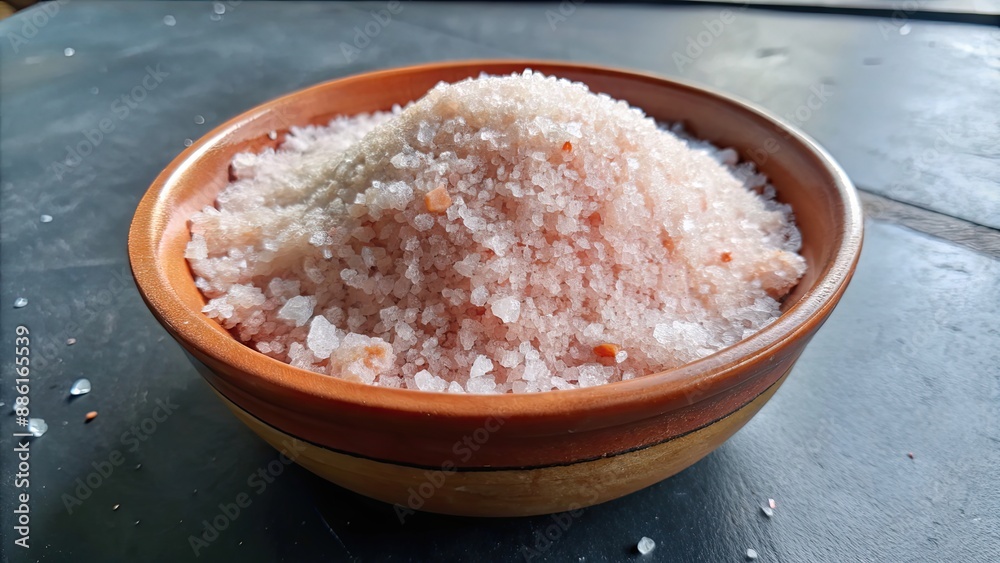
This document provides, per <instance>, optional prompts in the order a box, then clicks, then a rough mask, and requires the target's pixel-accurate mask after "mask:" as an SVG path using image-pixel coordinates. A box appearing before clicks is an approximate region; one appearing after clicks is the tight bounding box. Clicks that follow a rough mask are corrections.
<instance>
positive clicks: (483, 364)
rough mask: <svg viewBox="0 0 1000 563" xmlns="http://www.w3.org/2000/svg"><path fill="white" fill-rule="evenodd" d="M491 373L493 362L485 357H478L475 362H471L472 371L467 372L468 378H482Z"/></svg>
mask: <svg viewBox="0 0 1000 563" xmlns="http://www.w3.org/2000/svg"><path fill="white" fill-rule="evenodd" d="M491 371H493V362H492V361H491V360H490V359H489V358H487V357H486V356H483V355H479V356H476V361H474V362H472V369H471V370H470V371H469V377H471V378H476V377H482V376H484V375H486V374H487V373H489V372H491Z"/></svg>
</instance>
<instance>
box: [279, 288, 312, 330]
mask: <svg viewBox="0 0 1000 563" xmlns="http://www.w3.org/2000/svg"><path fill="white" fill-rule="evenodd" d="M315 306H316V298H315V297H312V296H305V295H299V296H297V297H292V298H291V299H289V300H288V301H286V302H285V304H284V305H283V306H282V307H281V309H280V310H279V311H278V315H277V317H278V318H279V319H282V320H286V321H292V322H294V323H295V326H302V325H304V324H306V323H307V322H309V319H310V317H312V314H313V308H314V307H315Z"/></svg>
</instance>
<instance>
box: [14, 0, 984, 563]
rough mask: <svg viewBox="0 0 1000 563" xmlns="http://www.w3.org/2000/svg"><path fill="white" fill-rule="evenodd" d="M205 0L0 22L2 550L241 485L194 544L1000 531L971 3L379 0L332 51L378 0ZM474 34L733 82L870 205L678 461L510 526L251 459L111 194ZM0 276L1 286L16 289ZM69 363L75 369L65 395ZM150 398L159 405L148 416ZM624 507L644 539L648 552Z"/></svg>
mask: <svg viewBox="0 0 1000 563" xmlns="http://www.w3.org/2000/svg"><path fill="white" fill-rule="evenodd" d="M224 5H225V7H226V10H225V13H224V14H222V15H221V16H220V15H217V14H214V11H213V6H212V4H205V3H173V2H172V3H142V4H138V3H90V2H84V1H80V0H74V1H72V2H68V3H63V4H59V5H50V6H49V7H48V8H44V7H36V8H33V9H31V10H29V11H27V12H23V13H21V14H18V15H17V16H16V17H14V18H11V19H8V20H5V21H2V22H0V33H2V34H3V35H4V38H3V40H2V41H0V115H2V117H0V188H2V202H0V203H2V210H0V219H2V224H0V242H2V255H0V265H2V290H0V329H2V330H0V334H2V345H0V350H2V353H0V357H2V358H3V367H2V377H3V385H2V387H0V402H3V403H6V405H5V406H3V407H2V408H0V411H3V414H0V428H2V432H0V442H2V443H0V468H2V469H0V473H2V479H0V499H2V505H3V506H2V514H0V523H2V530H3V531H2V537H3V540H2V546H0V549H2V550H3V554H4V556H5V558H9V559H10V560H11V561H36V560H38V561H184V560H191V559H194V558H195V553H194V551H193V550H192V548H191V546H190V543H189V537H190V536H192V535H198V534H201V533H202V531H203V524H202V521H203V520H211V519H213V518H214V517H215V516H216V515H217V514H219V511H220V509H219V505H220V504H226V503H231V502H233V499H235V498H236V496H237V495H238V494H240V493H247V494H249V496H250V498H251V499H252V503H251V505H250V506H249V507H247V508H245V509H243V510H242V511H241V513H240V515H239V516H238V517H237V518H235V519H234V520H233V521H232V523H231V524H230V525H229V526H228V528H227V529H226V530H224V531H222V532H221V533H220V535H219V537H218V538H217V539H215V540H214V541H213V542H212V543H211V544H210V545H209V546H208V547H205V548H203V549H202V550H201V552H200V555H201V557H202V558H207V559H209V560H240V561H279V560H280V561H296V562H297V561H317V560H335V561H339V560H349V559H357V560H366V561H368V560H375V561H379V560H431V561H455V560H476V561H485V560H498V561H499V560H520V559H524V558H525V555H531V553H529V552H527V551H526V547H530V548H532V549H536V550H538V551H540V552H542V553H541V555H539V556H537V557H533V558H531V560H546V561H622V560H641V561H713V562H714V561H741V560H743V559H744V558H745V553H746V550H747V549H748V548H752V549H754V550H756V551H757V552H758V553H759V555H760V561H779V560H783V561H794V562H797V561H983V562H987V561H996V560H998V559H1000V479H998V478H997V475H998V469H997V468H998V467H1000V367H998V366H1000V328H998V325H1000V321H998V318H1000V234H998V232H997V231H996V229H997V228H1000V180H998V178H1000V148H998V147H1000V127H998V121H997V120H998V118H997V115H998V112H997V107H1000V34H998V31H997V29H996V28H995V27H987V26H977V25H969V24H955V23H951V24H943V23H933V22H926V21H917V20H916V19H912V20H911V19H909V18H908V17H907V14H906V13H905V12H901V13H900V14H899V16H898V17H885V16H883V17H862V16H848V15H822V14H804V13H784V12H781V11H765V10H755V9H744V10H736V12H735V19H734V20H733V21H732V23H730V24H726V26H725V28H724V29H723V31H722V32H721V33H720V34H719V35H718V36H717V37H715V36H713V37H712V39H711V41H708V42H707V44H706V45H704V46H702V48H701V52H696V51H697V50H696V49H693V48H692V50H691V51H690V52H688V51H687V49H688V47H689V40H693V41H695V42H697V41H698V33H699V32H700V31H702V30H704V29H705V28H704V27H703V26H705V25H706V24H705V22H711V21H712V20H715V19H717V18H720V14H721V11H722V10H723V9H733V8H726V7H724V6H713V5H701V6H687V7H677V6H674V7H663V6H652V5H644V6H605V5H596V4H581V5H579V6H577V7H575V8H574V7H573V6H572V4H564V5H563V11H562V12H559V7H558V6H557V5H547V6H531V5H521V4H515V5H461V4H414V3H404V4H402V11H401V12H400V13H398V14H397V15H394V16H393V17H392V20H391V22H390V23H388V24H387V25H385V26H384V27H383V28H382V29H381V31H380V33H379V34H378V35H377V36H376V37H375V38H374V39H373V40H372V41H371V42H370V44H368V45H366V46H364V47H363V48H361V49H360V52H359V53H356V56H352V57H350V59H351V60H347V57H345V55H344V51H343V49H342V46H341V43H347V44H350V43H351V42H353V41H354V35H355V31H354V27H355V26H361V27H363V26H364V25H365V23H366V22H368V21H369V20H370V18H371V15H370V11H371V10H381V9H384V8H385V7H386V4H384V3H373V4H370V5H358V4H354V5H343V4H281V5H277V4H257V3H251V2H243V3H238V2H226V3H225V4H224ZM56 6H58V8H57V7H56ZM46 9H47V10H48V12H45V10H46ZM168 15H169V16H172V21H173V23H174V25H167V24H166V23H165V19H164V18H165V17H166V16H168ZM168 20H169V18H168ZM703 38H704V37H703ZM67 48H71V49H73V50H74V51H73V52H72V53H73V54H72V56H66V53H67V52H69V51H65V49H67ZM677 54H679V55H682V56H684V57H687V59H682V58H679V57H677V56H676V55H677ZM471 57H486V58H488V57H536V58H552V59H570V60H579V61H588V62H596V63H603V64H609V65H615V66H621V67H628V68H638V69H644V70H648V71H653V72H658V73H662V74H666V75H678V76H683V77H685V78H689V79H694V80H697V81H700V82H703V83H706V84H709V85H713V86H716V87H718V88H721V89H724V90H727V91H730V92H733V93H735V94H738V95H740V96H742V97H744V98H747V99H750V100H752V101H754V102H757V103H759V104H761V105H763V106H765V107H768V108H770V109H772V110H774V111H776V112H777V113H779V114H781V115H785V116H791V119H792V120H793V121H795V122H796V123H798V124H799V125H800V126H801V127H802V128H803V129H804V130H806V131H807V132H808V133H810V134H812V135H813V136H815V137H816V138H817V139H818V140H819V141H821V142H822V143H823V144H825V145H826V146H827V148H828V149H829V150H830V151H831V152H832V153H833V154H834V156H835V157H837V158H838V159H839V160H840V161H841V162H842V164H844V166H845V167H846V168H847V170H848V172H849V173H850V174H851V176H852V177H853V178H854V180H855V181H856V182H857V184H858V185H859V187H861V188H862V189H864V190H865V201H866V205H867V206H868V210H869V212H870V213H871V215H870V219H871V220H870V221H869V223H868V230H867V232H866V241H865V249H864V253H863V255H862V259H861V264H860V266H859V268H858V270H857V275H856V277H855V279H854V282H853V284H852V285H851V287H850V289H849V290H848V292H847V294H846V295H845V296H844V299H843V301H842V303H841V305H840V307H839V308H838V309H837V311H836V312H835V313H834V315H833V317H832V318H831V319H830V321H829V322H828V323H827V325H826V326H825V327H824V328H823V329H822V331H821V332H820V333H819V335H818V336H817V337H816V338H815V340H814V341H813V343H812V344H811V345H810V347H809V348H808V350H807V351H806V353H805V354H804V355H803V357H802V359H801V360H800V362H799V363H798V365H797V367H796V368H795V370H794V373H793V374H792V376H791V377H790V379H789V380H788V382H787V383H786V384H785V385H784V386H783V387H782V388H781V390H780V391H779V392H778V393H777V395H776V396H775V397H774V399H773V400H772V401H771V402H770V403H769V404H768V405H767V406H766V407H765V408H764V409H763V410H762V411H761V412H760V414H759V415H758V416H757V417H755V418H754V419H753V420H752V421H751V422H750V423H749V424H748V425H747V426H746V428H745V429H744V430H742V431H741V432H740V433H739V434H737V435H736V436H735V437H734V438H733V439H732V440H730V441H729V442H728V443H726V444H725V445H724V446H722V447H721V448H719V449H718V450H717V451H716V452H714V453H713V454H711V455H710V456H708V457H707V458H706V459H705V460H703V461H701V462H700V463H698V464H696V465H695V466H693V467H691V468H689V469H688V470H686V471H684V472H682V473H681V474H679V475H677V476H676V477H674V478H671V479H669V480H667V481H665V482H662V483H660V484H658V485H655V486H652V487H650V488H648V489H646V490H644V491H641V492H638V493H636V494H633V495H631V496H629V497H626V498H623V499H620V500H617V501H614V502H610V503H607V504H605V505H601V506H598V507H593V508H590V509H587V510H586V511H584V512H583V514H582V515H580V516H579V517H577V518H572V519H570V521H571V525H570V526H569V527H568V529H566V530H565V531H562V532H560V533H559V534H558V538H557V539H555V540H554V541H550V540H540V539H539V538H540V537H541V536H540V534H541V533H542V531H543V530H545V528H546V527H548V526H549V525H550V524H551V523H552V522H553V520H552V518H551V517H547V516H543V517H537V518H524V519H496V520H492V519H471V518H450V517H442V516H435V515H428V514H420V515H417V516H413V517H411V518H410V519H408V520H407V521H406V523H405V524H403V525H401V524H400V523H399V522H398V521H397V519H396V517H395V515H394V513H393V511H392V510H391V508H390V507H387V506H385V505H382V504H379V503H377V502H374V501H370V500H367V499H364V498H361V497H359V496H357V495H354V494H352V493H349V492H346V491H344V490H342V489H339V488H337V487H335V486H332V485H329V484H327V483H326V482H323V481H322V480H320V479H318V478H316V477H314V476H312V475H311V474H309V473H308V472H306V471H304V470H302V469H300V468H298V467H294V466H293V467H291V468H289V469H288V470H287V471H286V472H285V473H283V474H282V475H281V476H279V477H278V478H276V479H275V480H274V481H273V483H270V484H267V486H266V487H263V489H261V487H259V486H256V485H254V486H252V485H250V484H248V482H247V480H248V477H249V476H251V475H252V474H253V473H255V472H256V471H258V469H261V468H264V467H266V466H267V464H268V463H269V462H270V461H272V460H273V459H275V457H276V454H275V452H274V451H273V450H271V449H270V448H269V447H268V446H266V445H265V444H264V443H263V442H261V441H260V440H258V439H257V438H256V437H255V436H254V435H252V434H251V433H250V431H249V430H247V429H246V428H244V427H243V426H242V425H240V423H239V422H238V421H237V420H236V419H235V418H233V417H232V416H231V415H230V414H229V413H228V412H227V411H226V410H225V409H224V407H223V406H222V405H221V404H220V403H219V402H218V400H217V399H216V398H215V397H214V396H213V394H212V393H211V392H210V390H209V389H208V387H207V386H206V385H205V384H204V383H203V382H202V381H201V378H200V377H199V376H198V374H197V372H196V370H195V368H193V367H192V366H191V365H190V364H189V362H188V360H187V359H186V357H185V355H184V354H183V353H182V352H181V350H180V348H179V347H178V346H177V345H175V344H174V343H173V341H172V340H170V339H169V338H168V337H167V336H166V334H165V332H164V331H163V330H162V329H161V328H160V327H159V326H158V325H157V323H156V322H155V321H154V320H153V318H152V316H151V315H150V314H149V313H148V311H147V310H146V308H145V306H144V305H143V304H142V302H141V300H140V299H139V297H138V295H137V293H136V290H135V288H134V286H133V285H132V283H131V279H130V276H129V273H128V267H127V262H126V256H125V237H126V233H127V229H128V224H129V220H130V218H131V216H132V212H133V211H134V208H135V205H136V203H137V202H138V200H139V198H140V196H141V195H142V194H143V192H144V191H145V189H146V187H147V186H148V185H149V184H150V182H151V181H152V179H153V178H154V176H155V175H156V174H157V173H158V171H159V170H160V169H162V167H163V166H164V165H166V164H167V162H169V161H170V160H171V159H172V158H173V157H174V156H176V154H177V153H178V152H180V151H181V150H182V149H183V148H184V142H185V139H195V138H197V137H198V136H200V135H202V134H204V133H205V132H207V131H208V130H209V129H210V128H211V127H213V126H215V125H216V124H218V123H220V122H221V121H223V120H225V119H227V118H229V117H230V116H232V115H235V114H237V113H239V112H242V111H244V110H246V109H248V108H250V107H252V106H254V105H256V104H258V103H260V102H262V101H264V100H267V99H269V98H272V97H274V96H277V95H279V94H282V93H285V92H288V91H291V90H294V89H297V88H300V87H303V86H306V85H309V84H313V83H315V82H319V81H322V80H326V79H330V78H334V77H338V76H344V75H348V74H353V73H357V72H361V71H365V70H370V69H375V68H384V67H391V66H399V65H405V64H410V63H417V62H422V61H433V60H442V59H458V58H471ZM150 73H152V74H150ZM147 75H149V76H150V77H149V78H147ZM144 80H145V82H144ZM123 96H125V97H126V98H125V99H123V98H122V97H123ZM810 96H813V100H812V107H810ZM820 98H822V101H819V102H818V101H817V100H819V99H820ZM817 106H818V107H817ZM102 120H107V121H105V122H104V126H105V128H106V129H109V131H108V132H105V133H101V134H100V136H99V137H98V134H97V133H95V132H94V130H99V128H100V127H101V123H102ZM74 150H76V151H82V152H86V153H87V154H86V155H81V156H80V157H79V158H77V157H76V156H75V155H73V154H71V153H72V152H73V151H74ZM67 158H69V160H70V162H69V163H67V162H66V160H67ZM42 214H47V215H51V216H52V217H53V220H52V221H51V222H50V223H41V222H40V221H39V217H40V216H41V215H42ZM17 297H24V298H27V300H28V305H27V306H26V307H24V308H20V309H14V308H13V307H12V304H13V302H14V300H15V298H17ZM17 325H25V326H27V327H29V328H30V331H31V336H32V339H33V340H32V354H33V356H32V357H33V358H34V364H33V370H34V371H33V376H32V381H33V383H32V389H31V395H30V397H31V403H30V405H31V409H32V415H33V416H40V417H43V418H45V419H46V421H47V422H48V425H49V430H48V433H46V434H45V435H44V436H42V437H41V438H38V439H36V440H34V441H33V442H32V444H31V459H30V461H31V467H30V489H29V491H30V500H31V505H30V510H31V512H30V526H31V533H30V546H31V547H30V549H23V548H21V547H18V546H16V545H14V543H13V541H14V539H15V538H16V537H17V534H16V533H14V532H12V530H13V526H14V517H15V514H14V512H13V511H14V510H15V508H16V506H15V504H16V503H14V496H13V495H14V494H15V493H16V492H23V489H17V488H16V487H15V473H16V467H15V462H16V459H15V457H14V456H15V454H14V453H13V448H14V447H15V446H16V444H15V443H14V442H13V441H12V438H11V436H10V435H11V433H12V432H14V431H16V430H17V426H16V425H15V417H14V416H13V415H8V414H7V413H8V411H9V409H10V408H11V402H12V400H13V395H14V390H13V388H12V387H13V383H12V379H13V377H14V370H13V362H14V349H13V348H14V338H15V334H14V331H15V327H16V326H17ZM69 338H75V339H76V341H77V342H76V344H75V345H72V346H68V345H67V344H66V341H67V339H69ZM81 376H86V377H88V378H89V379H90V380H91V381H92V382H93V386H94V389H93V391H92V392H91V393H90V394H89V395H85V396H82V397H79V398H77V399H75V400H72V401H70V400H67V391H68V389H69V386H70V384H71V382H72V381H73V380H74V379H76V378H78V377H81ZM158 404H168V405H176V406H170V407H169V410H170V411H171V414H169V415H168V416H166V417H163V416H160V418H161V420H160V421H159V422H156V421H154V420H153V417H154V415H157V416H159V415H162V413H163V411H162V410H157V406H158ZM91 410H96V411H99V413H100V414H99V416H98V417H97V418H96V419H95V420H94V421H93V422H91V423H89V424H84V421H83V418H84V414H85V413H86V412H88V411H91ZM140 438H141V440H140ZM116 452H117V453H116ZM908 453H912V455H913V457H912V459H911V458H910V457H909V456H908ZM116 464H117V465H116ZM109 467H110V468H111V471H110V474H108V475H107V476H106V477H101V476H100V473H98V471H99V470H102V469H103V470H104V471H105V473H108V468H109ZM94 475H97V476H98V477H99V478H97V477H94ZM88 477H89V478H90V480H91V483H92V484H91V485H88V486H87V487H86V488H85V487H82V486H81V483H85V482H86V481H87V479H88ZM93 484H96V487H95V486H93ZM78 489H79V490H78ZM88 492H89V494H87V495H86V496H87V498H86V499H85V500H82V501H81V502H80V503H79V504H77V503H75V502H73V501H67V500H66V499H68V498H69V497H70V496H76V497H77V498H79V497H81V496H84V495H85V494H86V493H88ZM768 498H773V499H775V500H776V501H777V503H778V507H777V509H776V510H775V515H774V517H773V518H770V519H769V518H767V517H765V516H764V515H763V514H762V512H761V509H760V505H761V504H762V503H766V502H767V499H768ZM67 502H68V503H69V508H71V509H72V510H68V509H67V506H66V505H67ZM642 536H649V537H651V538H653V539H654V540H655V541H656V542H657V547H656V550H655V551H654V552H653V553H652V554H650V555H648V556H645V557H642V556H640V555H638V553H636V551H635V545H636V542H637V541H638V540H639V539H640V538H641V537H642Z"/></svg>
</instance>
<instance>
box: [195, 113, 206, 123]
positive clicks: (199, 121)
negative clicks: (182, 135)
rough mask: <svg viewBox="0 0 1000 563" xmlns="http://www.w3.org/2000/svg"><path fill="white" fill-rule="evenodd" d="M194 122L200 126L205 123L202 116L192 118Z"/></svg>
mask: <svg viewBox="0 0 1000 563" xmlns="http://www.w3.org/2000/svg"><path fill="white" fill-rule="evenodd" d="M194 122H195V124H196V125H201V124H203V123H205V118H204V117H203V116H200V115H196V116H194Z"/></svg>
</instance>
